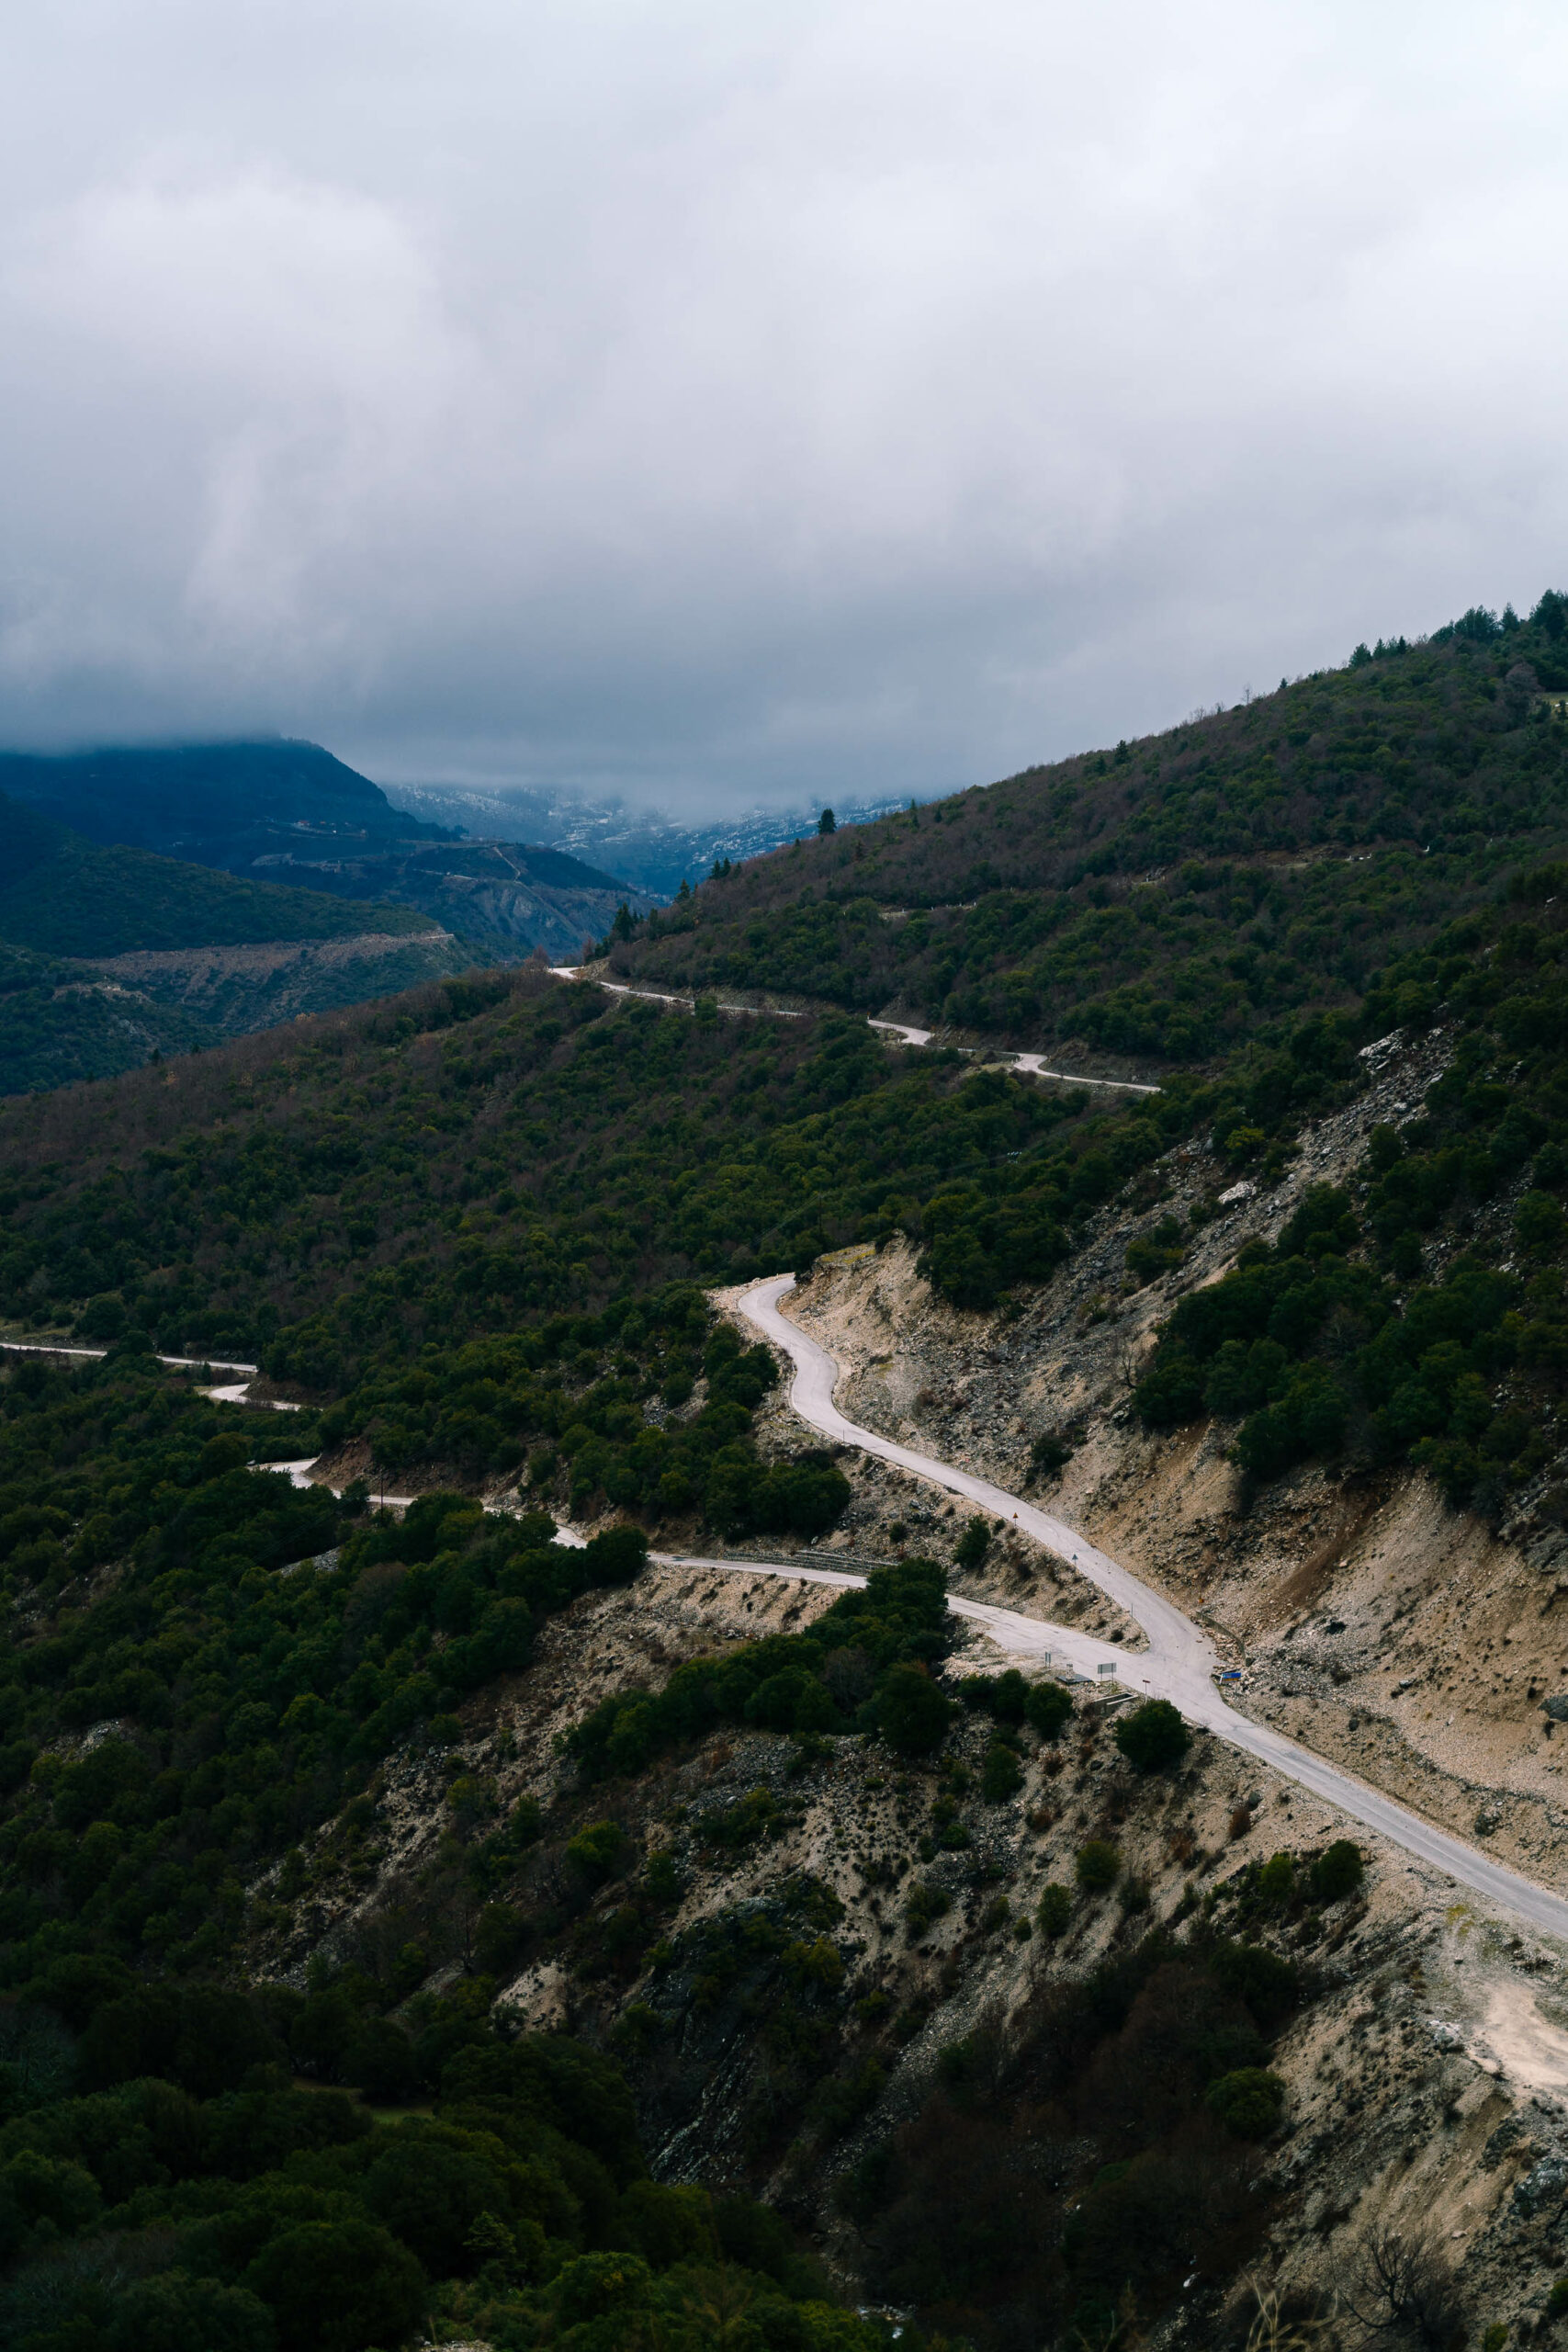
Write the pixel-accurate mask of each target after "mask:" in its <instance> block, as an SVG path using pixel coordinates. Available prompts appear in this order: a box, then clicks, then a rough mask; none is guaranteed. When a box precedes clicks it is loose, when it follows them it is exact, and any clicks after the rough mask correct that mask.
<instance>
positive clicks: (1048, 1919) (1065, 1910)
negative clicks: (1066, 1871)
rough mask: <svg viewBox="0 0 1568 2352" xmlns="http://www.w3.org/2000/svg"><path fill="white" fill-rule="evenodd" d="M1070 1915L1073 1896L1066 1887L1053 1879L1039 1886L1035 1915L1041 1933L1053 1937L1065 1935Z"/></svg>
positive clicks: (1071, 1914)
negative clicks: (1038, 1899)
mask: <svg viewBox="0 0 1568 2352" xmlns="http://www.w3.org/2000/svg"><path fill="white" fill-rule="evenodd" d="M1072 1916H1073V1898H1072V1894H1071V1892H1070V1890H1069V1889H1068V1888H1066V1887H1065V1886H1059V1885H1057V1884H1056V1883H1055V1881H1053V1882H1051V1883H1049V1884H1047V1885H1045V1886H1043V1887H1042V1888H1041V1890H1040V1901H1039V1903H1038V1904H1037V1905H1036V1906H1035V1917H1036V1918H1037V1919H1038V1920H1039V1922H1040V1931H1041V1933H1042V1935H1045V1936H1050V1937H1051V1938H1052V1939H1055V1938H1056V1937H1058V1936H1065V1935H1066V1932H1067V1925H1068V1922H1069V1920H1070V1919H1071V1917H1072Z"/></svg>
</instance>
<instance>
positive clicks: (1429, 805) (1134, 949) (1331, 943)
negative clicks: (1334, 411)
mask: <svg viewBox="0 0 1568 2352" xmlns="http://www.w3.org/2000/svg"><path fill="white" fill-rule="evenodd" d="M1564 686H1568V603H1565V602H1564V600H1563V599H1562V597H1559V596H1558V595H1556V594H1549V595H1547V596H1544V597H1542V599H1541V601H1540V605H1538V606H1537V608H1536V610H1535V612H1534V613H1533V614H1532V616H1530V618H1529V621H1528V622H1520V621H1517V620H1516V619H1515V617H1514V616H1513V615H1512V614H1508V615H1506V616H1504V618H1503V620H1502V621H1498V620H1496V619H1495V618H1494V617H1493V616H1490V615H1488V614H1485V613H1482V612H1472V613H1470V614H1467V615H1466V616H1465V617H1464V619H1463V620H1461V621H1460V622H1457V623H1455V624H1454V626H1453V627H1452V628H1450V629H1447V630H1443V631H1439V632H1438V636H1437V637H1435V638H1434V639H1431V640H1429V641H1426V642H1423V643H1420V644H1417V645H1406V644H1405V643H1404V641H1403V640H1395V641H1394V643H1393V644H1392V645H1384V644H1382V643H1381V642H1380V644H1379V646H1378V647H1377V649H1376V651H1375V653H1369V652H1368V651H1367V649H1366V648H1364V647H1361V648H1359V649H1358V652H1357V657H1356V659H1355V660H1354V661H1353V662H1351V664H1350V666H1349V667H1348V669H1345V670H1340V671H1332V672H1327V673H1320V674H1319V675H1316V676H1314V677H1311V678H1306V679H1303V680H1300V681H1298V682H1297V683H1296V684H1293V685H1286V684H1283V683H1281V684H1280V688H1279V690H1278V691H1277V692H1276V693H1273V694H1269V695H1260V696H1258V697H1257V698H1256V699H1254V700H1252V701H1250V702H1247V703H1246V704H1244V705H1240V706H1238V707H1236V708H1235V709H1233V710H1229V711H1224V712H1218V713H1215V714H1213V715H1212V716H1209V717H1204V718H1194V719H1192V720H1190V721H1189V722H1188V724H1187V725H1185V726H1182V727H1179V728H1175V729H1171V730H1170V732H1168V734H1164V735H1158V736H1153V737H1148V738H1145V739H1144V740H1142V741H1138V742H1135V743H1127V742H1122V743H1119V744H1118V745H1117V746H1116V747H1115V748H1114V750H1111V751H1106V752H1094V753H1085V754H1083V755H1081V756H1080V757H1078V758H1076V759H1071V760H1064V761H1059V762H1057V763H1055V765H1053V766H1051V767H1046V768H1032V769H1028V770H1026V771H1025V772H1024V773H1023V774H1022V775H1017V776H1012V777H1010V778H1009V779H1008V780H1007V781H1006V782H1005V783H1002V784H997V785H993V786H989V787H988V788H987V789H984V790H982V789H979V788H976V789H974V790H971V791H969V792H965V793H962V794H959V795H956V796H955V797H953V798H951V799H949V800H944V801H937V802H935V803H933V804H931V806H930V807H928V808H923V809H914V810H911V811H909V812H908V814H907V815H905V816H902V817H899V818H897V819H889V820H885V821H884V822H883V823H881V824H878V825H874V826H867V827H864V828H855V829H853V830H852V831H840V832H836V833H834V834H832V835H830V836H829V837H827V838H825V839H819V840H817V841H813V842H804V843H802V844H800V845H799V846H797V847H796V848H794V849H790V850H786V851H783V852H780V853H778V854H775V855H773V857H769V858H759V859H753V860H751V861H750V862H749V863H748V864H747V865H743V866H740V867H739V868H736V869H735V870H734V871H732V872H730V873H729V874H728V875H723V876H719V877H718V878H717V879H716V880H714V881H712V882H710V883H709V884H708V885H707V886H706V887H705V888H704V889H703V890H702V891H701V892H700V893H699V894H698V897H697V899H695V900H694V902H693V903H692V905H691V906H690V907H682V908H681V909H678V910H671V912H669V913H664V914H660V915H656V916H655V917H653V918H652V919H651V920H650V921H649V922H648V923H646V924H643V925H640V926H638V927H637V930H636V932H635V933H633V935H632V937H631V939H630V940H629V941H622V942H618V943H616V944H615V946H614V952H613V960H614V962H615V967H616V969H617V971H620V972H625V973H628V974H632V975H637V974H641V975H644V976H646V977H647V978H649V980H655V979H657V980H658V981H660V982H661V983H665V984H668V983H669V982H671V981H674V982H677V983H678V984H679V985H681V986H682V987H687V988H691V987H700V988H712V987H716V986H721V985H722V986H728V987H731V988H760V989H781V990H786V991H799V992H802V993H804V994H806V995H808V996H810V997H814V998H827V999H829V1000H830V1001H834V1002H837V1003H840V1004H842V1005H845V1006H853V1007H856V1008H857V1009H859V1010H862V1011H864V1012H882V1011H883V1010H885V1009H892V1010H897V1009H902V1010H904V1011H906V1012H908V1013H910V1014H911V1015H914V1016H916V1017H919V1018H921V1019H924V1020H927V1021H936V1022H945V1023H957V1024H958V1025H959V1026H960V1027H961V1028H962V1029H964V1030H967V1031H974V1032H977V1033H981V1034H991V1035H997V1036H998V1037H1000V1038H1005V1039H1006V1040H1007V1041H1008V1042H1010V1044H1013V1045H1017V1046H1041V1045H1044V1046H1050V1047H1051V1048H1052V1049H1053V1050H1055V1049H1057V1048H1059V1047H1060V1046H1064V1045H1066V1044H1069V1043H1071V1042H1074V1041H1077V1042H1080V1043H1082V1044H1084V1045H1087V1046H1093V1047H1098V1048H1100V1049H1101V1050H1103V1051H1106V1052H1110V1053H1115V1054H1122V1055H1128V1056H1132V1057H1142V1058H1143V1059H1146V1060H1148V1061H1150V1062H1151V1063H1166V1064H1174V1065H1178V1066H1180V1065H1190V1064H1191V1063H1193V1062H1194V1061H1197V1062H1207V1061H1210V1060H1212V1059H1213V1057H1215V1056H1218V1055H1223V1054H1225V1053H1228V1052H1230V1051H1232V1050H1233V1049H1234V1048H1235V1046H1238V1045H1240V1044H1242V1043H1243V1042H1244V1041H1245V1040H1247V1038H1249V1037H1252V1036H1255V1035H1258V1034H1259V1032H1260V1031H1263V1030H1266V1029H1268V1028H1269V1026H1271V1025H1272V1024H1275V1023H1278V1022H1279V1020H1280V1017H1281V1016H1282V1015H1284V1014H1287V1013H1290V1012H1301V1011H1303V1010H1304V1009H1306V1008H1308V1007H1311V1006H1314V1005H1325V1006H1342V1005H1345V1006H1348V1005H1352V1004H1354V1003H1355V1002H1356V1001H1358V999H1359V996H1360V994H1361V992H1362V991H1363V990H1364V989H1365V988H1366V987H1367V985H1368V984H1369V982H1370V980H1371V977H1372V975H1373V974H1374V973H1375V972H1377V971H1378V970H1380V969H1381V968H1382V967H1383V966H1384V965H1385V964H1386V963H1387V962H1388V960H1389V958H1390V957H1391V956H1393V955H1396V954H1398V953H1400V952H1401V951H1402V950H1403V949H1406V948H1410V947H1414V946H1416V945H1418V944H1421V943H1422V942H1425V941H1427V940H1429V939H1430V938H1431V937H1432V936H1433V935H1434V933H1435V932H1436V931H1437V929H1438V926H1439V925H1440V924H1441V923H1442V922H1444V921H1445V920H1449V919H1450V918H1452V917H1453V916H1455V915H1457V914H1460V913H1462V912H1463V911H1465V910H1468V909H1470V908H1472V907H1474V906H1476V905H1479V904H1480V903H1482V902H1483V900H1484V899H1486V898H1487V897H1488V896H1489V895H1490V893H1491V892H1492V891H1493V890H1494V889H1495V887H1496V884H1497V882H1498V881H1499V880H1500V879H1501V878H1502V877H1503V876H1506V874H1507V873H1508V872H1509V871H1511V870H1512V868H1513V867H1514V866H1515V865H1517V863H1518V860H1519V858H1520V856H1521V855H1522V854H1527V853H1528V854H1534V855H1537V856H1544V855H1546V854H1549V853H1550V852H1551V850H1552V849H1553V848H1554V847H1558V846H1560V845H1561V844H1562V842H1563V841H1564V840H1565V839H1568V725H1565V724H1564V720H1563V716H1562V705H1561V702H1560V701H1559V700H1558V699H1557V698H1556V697H1557V695H1558V690H1559V689H1561V688H1562V687H1564Z"/></svg>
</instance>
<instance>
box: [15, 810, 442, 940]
mask: <svg viewBox="0 0 1568 2352" xmlns="http://www.w3.org/2000/svg"><path fill="white" fill-rule="evenodd" d="M429 928H430V925H429V922H428V921H427V920H426V919H424V918H423V917H422V916H420V915H419V914H418V913H416V912H415V910H413V909H412V908H410V907H395V906H377V907H374V908H367V907H363V906H352V907H351V906H344V905H341V904H334V902H333V900H332V899H323V898H322V897H321V896H320V895H319V894H318V893H317V892H315V891H311V890H299V889H290V888H288V887H287V886H286V885H284V884H283V883H281V882H280V881H270V880H269V881H265V882H251V881H243V880H240V879H238V878H237V877H236V876H232V875H229V874H223V873H214V872H212V871H211V870H210V869H209V867H207V866H204V865H191V864H189V863H188V862H186V861H184V860H181V859H177V858H173V857H166V856H161V855H159V854H157V853H155V852H153V851H151V850H145V849H133V848H127V847H124V846H121V845H120V844H118V843H116V844H114V845H112V846H103V845H100V844H99V843H97V842H92V841H87V840H85V839H84V838H83V836H82V835H81V834H80V833H77V832H75V831H72V830H71V829H70V828H69V827H67V826H64V825H62V824H58V823H56V822H55V821H54V820H52V819H51V818H49V817H45V816H42V815H40V814H39V811H38V810H37V809H27V808H23V807H20V806H18V805H17V802H16V801H14V800H9V799H7V798H6V796H5V794H4V793H0V939H4V940H8V941H10V942H11V943H12V944H14V945H16V946H18V947H31V948H34V949H36V950H38V951H39V953H40V954H43V955H48V956H90V957H97V956H123V955H129V954H132V953H137V952H140V951H145V950H148V949H169V948H188V947H236V946H241V945H249V944H256V943H258V942H261V941H264V940H306V939H342V938H346V937H348V936H349V935H351V934H352V933H355V932H363V931H367V930H368V931H377V932H381V933H414V932H424V931H428V930H429Z"/></svg>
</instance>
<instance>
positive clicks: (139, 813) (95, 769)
mask: <svg viewBox="0 0 1568 2352" xmlns="http://www.w3.org/2000/svg"><path fill="white" fill-rule="evenodd" d="M0 792H5V793H6V794H7V795H9V797H11V798H12V799H14V800H20V801H23V802H25V803H27V804H28V806H29V807H31V808H37V809H43V810H45V811H46V812H47V813H48V814H49V815H50V816H51V817H53V818H54V819H55V820H57V822H59V823H61V824H65V825H69V826H70V827H71V829H72V831H74V832H78V833H82V834H85V836H86V838H87V839H88V840H89V841H96V842H123V843H125V844H126V845H127V846H128V847H130V848H132V849H151V850H159V851H162V852H163V853H164V855H166V856H175V857H183V858H186V859H188V860H190V861H191V862H192V863H194V864H195V865H220V866H227V867H229V868H230V870H231V872H235V873H240V872H243V871H246V870H248V868H249V867H250V866H251V865H254V861H255V860H256V859H257V858H258V857H260V856H265V854H267V852H268V851H269V850H280V849H286V848H288V846H289V837H290V836H293V837H294V839H295V841H296V842H298V840H299V837H300V836H301V835H304V836H316V837H320V836H322V835H325V836H326V837H327V838H329V839H333V840H342V841H344V842H348V841H356V842H388V841H407V840H409V839H411V838H418V839H423V840H429V841H436V840H439V839H441V838H442V834H443V828H442V827H440V826H438V825H433V824H427V823H423V822H421V821H420V820H417V819H411V818H410V817H408V816H407V815H405V814H404V813H403V811H401V810H400V809H394V808H393V807H392V805H391V803H390V802H389V800H388V798H387V796H386V794H385V793H384V792H383V791H382V790H381V788H380V786H378V785H375V784H372V783H371V781H370V779H369V777H368V776H365V775H359V773H358V772H357V770H356V769H354V768H351V767H348V766H346V765H345V764H344V762H343V761H342V760H339V759H335V758H334V757H333V754H332V752H328V751H324V750H323V749H322V747H321V745H320V744H319V743H303V742H294V741H289V740H288V739H287V738H284V737H278V738H276V740H274V741H262V742H236V743H165V744H143V745H135V746H128V747H118V746H110V747H107V748H105V749H102V750H98V751H91V752H65V753H49V752H0ZM448 837H450V836H448Z"/></svg>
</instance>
